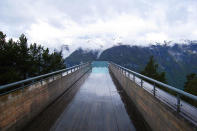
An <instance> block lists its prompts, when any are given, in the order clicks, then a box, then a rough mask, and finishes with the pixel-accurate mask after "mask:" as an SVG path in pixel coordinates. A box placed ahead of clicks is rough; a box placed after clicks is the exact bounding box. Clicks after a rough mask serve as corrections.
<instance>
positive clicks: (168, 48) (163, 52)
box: [65, 41, 197, 89]
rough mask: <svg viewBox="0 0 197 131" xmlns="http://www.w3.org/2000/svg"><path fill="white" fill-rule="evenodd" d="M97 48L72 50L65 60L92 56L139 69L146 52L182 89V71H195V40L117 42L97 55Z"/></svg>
mask: <svg viewBox="0 0 197 131" xmlns="http://www.w3.org/2000/svg"><path fill="white" fill-rule="evenodd" d="M98 54H99V51H97V52H95V51H84V50H83V49H80V50H76V52H73V53H72V54H71V55H70V56H69V57H67V58H66V60H65V61H66V63H67V64H69V63H72V64H78V63H80V62H86V61H92V60H106V61H113V62H115V63H117V64H120V65H122V66H124V67H127V68H129V69H131V70H134V71H137V72H140V71H141V70H143V68H144V67H145V65H146V63H147V62H148V60H149V58H150V56H154V59H155V60H156V62H157V63H158V65H159V70H160V71H164V72H166V78H167V81H168V84H169V85H172V86H175V87H177V88H180V89H183V85H184V82H185V81H186V75H187V74H189V73H192V72H194V73H197V43H196V42H191V41H190V43H189V44H177V43H175V44H173V45H167V44H164V45H160V44H157V45H150V46H146V47H142V46H129V45H118V46H114V47H112V48H108V49H106V50H104V51H103V52H102V53H101V54H100V57H99V58H98V57H97V56H98Z"/></svg>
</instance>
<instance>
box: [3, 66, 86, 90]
mask: <svg viewBox="0 0 197 131" xmlns="http://www.w3.org/2000/svg"><path fill="white" fill-rule="evenodd" d="M86 64H88V63H83V64H79V65H76V66H72V67H70V68H66V69H62V70H58V71H54V72H51V73H47V74H44V75H40V76H35V77H31V78H28V79H25V80H21V81H17V82H13V83H10V84H6V85H2V86H0V91H2V90H5V89H9V88H11V87H13V86H16V85H19V84H24V83H26V82H30V81H35V80H38V79H41V78H44V77H47V76H51V75H55V74H59V73H63V72H66V71H69V70H72V69H75V68H77V67H81V66H83V65H86Z"/></svg>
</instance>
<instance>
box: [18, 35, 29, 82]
mask: <svg viewBox="0 0 197 131" xmlns="http://www.w3.org/2000/svg"><path fill="white" fill-rule="evenodd" d="M18 45H19V47H20V51H19V57H20V59H19V63H20V65H19V70H20V71H21V73H22V79H26V78H27V77H28V68H29V66H30V56H29V48H28V46H27V38H26V36H25V35H24V34H22V35H21V36H20V37H19V41H18Z"/></svg>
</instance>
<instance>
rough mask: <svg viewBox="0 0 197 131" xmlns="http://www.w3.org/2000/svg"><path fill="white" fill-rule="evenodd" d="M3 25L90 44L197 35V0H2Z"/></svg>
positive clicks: (53, 42) (32, 38) (36, 36)
mask: <svg viewBox="0 0 197 131" xmlns="http://www.w3.org/2000/svg"><path fill="white" fill-rule="evenodd" d="M0 30H1V31H3V32H4V33H6V34H7V36H8V37H12V38H18V37H19V36H20V34H22V33H24V34H25V35H26V36H27V37H28V40H29V43H31V42H36V43H39V44H42V45H45V46H47V47H49V48H58V47H59V46H60V45H62V44H66V45H72V47H73V49H74V48H76V47H79V46H84V47H89V48H99V47H104V48H107V47H110V46H111V45H113V44H116V43H118V42H123V43H125V44H133V43H136V41H137V43H138V44H146V43H149V42H155V41H159V42H162V41H164V40H182V39H190V40H196V39H197V0H0Z"/></svg>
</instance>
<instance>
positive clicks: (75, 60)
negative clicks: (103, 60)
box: [65, 48, 99, 67]
mask: <svg viewBox="0 0 197 131" xmlns="http://www.w3.org/2000/svg"><path fill="white" fill-rule="evenodd" d="M98 55H99V51H98V50H84V49H82V48H79V49H77V50H75V51H74V52H73V53H71V54H70V55H69V56H68V57H67V58H66V59H65V64H66V66H67V67H70V66H74V65H77V64H80V63H84V62H88V61H94V60H96V59H97V56H98Z"/></svg>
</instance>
